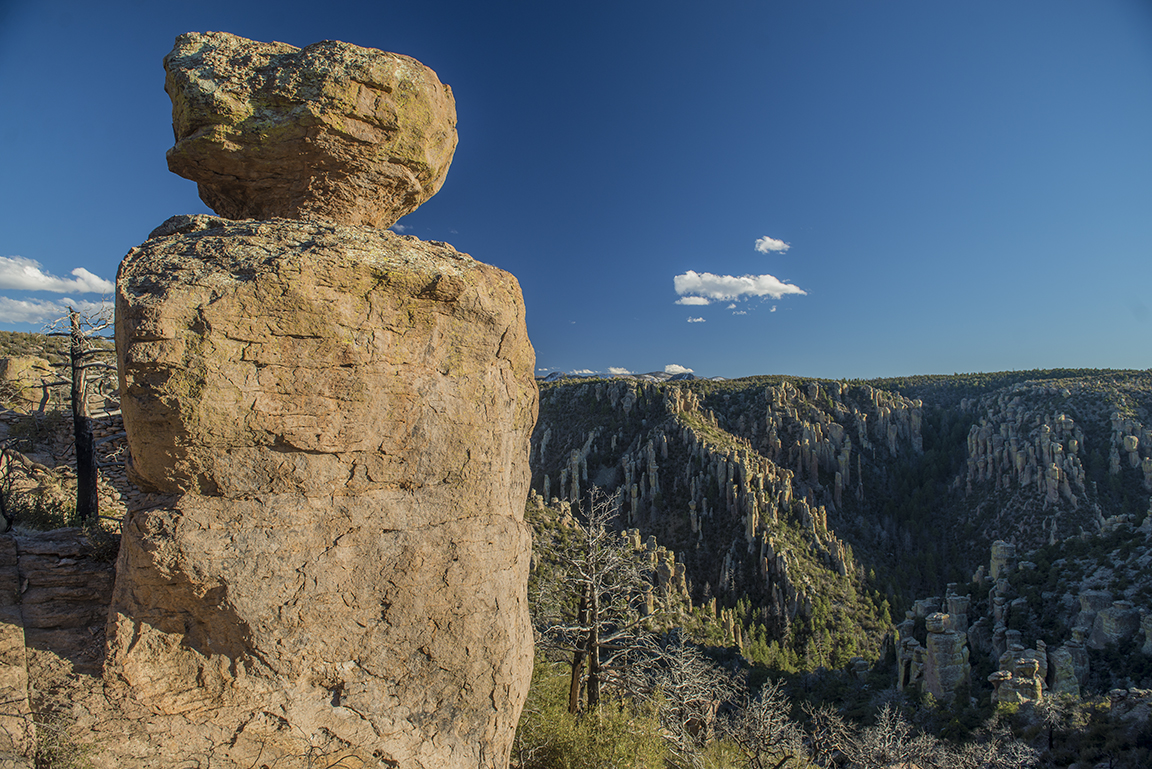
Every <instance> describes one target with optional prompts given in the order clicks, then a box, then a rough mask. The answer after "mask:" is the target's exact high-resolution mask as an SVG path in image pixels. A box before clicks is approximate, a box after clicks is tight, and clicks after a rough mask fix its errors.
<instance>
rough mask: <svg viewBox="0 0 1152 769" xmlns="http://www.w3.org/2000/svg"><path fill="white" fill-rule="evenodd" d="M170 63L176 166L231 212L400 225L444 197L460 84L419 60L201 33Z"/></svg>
mask: <svg viewBox="0 0 1152 769" xmlns="http://www.w3.org/2000/svg"><path fill="white" fill-rule="evenodd" d="M164 69H165V70H166V71H167V73H168V74H167V80H166V82H165V89H166V90H167V91H168V95H169V96H171V98H172V128H173V131H174V132H175V134H176V146H174V147H173V148H172V149H171V150H169V151H168V168H169V169H171V170H172V172H173V173H177V174H179V175H181V176H183V177H185V178H187V179H191V180H192V181H194V182H196V183H197V184H198V185H199V188H200V197H201V199H203V201H204V202H205V203H206V204H208V206H209V207H210V208H211V209H212V210H213V211H215V212H216V213H218V214H220V215H221V216H226V217H228V218H230V219H248V218H253V219H267V218H271V217H277V216H280V217H287V218H292V219H309V220H317V219H324V220H328V221H334V222H338V223H341V224H366V225H372V226H376V227H388V226H391V225H392V223H393V222H395V221H396V220H397V219H399V218H400V217H401V216H403V215H405V214H407V213H410V212H412V211H413V210H415V209H416V207H417V206H419V205H420V204H421V203H423V202H424V201H426V200H427V199H428V198H430V197H432V196H433V195H434V194H436V192H437V191H438V190H439V189H440V186H441V185H442V184H443V183H444V177H445V175H446V174H447V173H448V166H449V165H450V164H451V162H452V154H453V152H454V151H455V149H456V104H455V101H454V100H453V98H452V90H451V89H450V88H449V87H448V86H446V85H444V84H443V83H441V82H440V80H439V78H437V77H436V73H435V72H433V71H432V70H430V69H428V68H427V67H425V66H424V65H423V64H421V63H420V62H418V61H416V60H415V59H411V58H409V57H407V56H400V55H398V54H394V53H387V52H385V51H378V50H375V49H372V48H360V47H358V46H354V45H349V44H348V43H341V42H338V41H335V40H325V41H323V42H320V43H315V44H314V45H310V46H308V47H307V48H303V49H300V48H295V47H293V46H290V45H287V44H285V43H259V42H256V41H254V40H246V39H244V38H242V37H237V36H235V35H229V34H227V33H225V32H208V33H204V34H201V33H196V32H190V33H188V34H185V35H181V36H180V37H178V38H177V39H176V46H175V48H173V50H172V52H171V53H169V54H168V56H167V57H165V59H164Z"/></svg>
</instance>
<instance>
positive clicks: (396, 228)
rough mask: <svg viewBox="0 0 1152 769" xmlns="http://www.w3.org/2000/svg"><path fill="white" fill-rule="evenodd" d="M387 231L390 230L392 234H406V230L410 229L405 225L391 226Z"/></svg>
mask: <svg viewBox="0 0 1152 769" xmlns="http://www.w3.org/2000/svg"><path fill="white" fill-rule="evenodd" d="M388 229H390V230H392V231H393V232H399V233H405V232H408V230H410V229H412V228H411V227H409V226H408V225H406V224H393V225H392V226H391V227H389V228H388Z"/></svg>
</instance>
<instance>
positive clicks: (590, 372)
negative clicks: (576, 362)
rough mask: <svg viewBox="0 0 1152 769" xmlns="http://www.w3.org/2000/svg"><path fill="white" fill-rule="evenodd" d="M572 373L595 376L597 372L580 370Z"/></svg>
mask: <svg viewBox="0 0 1152 769" xmlns="http://www.w3.org/2000/svg"><path fill="white" fill-rule="evenodd" d="M572 373H573V374H595V373H596V372H595V371H592V370H591V369H586V368H578V369H576V370H575V371H573V372H572Z"/></svg>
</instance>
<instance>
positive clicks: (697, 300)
mask: <svg viewBox="0 0 1152 769" xmlns="http://www.w3.org/2000/svg"><path fill="white" fill-rule="evenodd" d="M676 304H712V300H711V299H705V298H704V297H702V296H685V297H682V298H680V299H677V300H676Z"/></svg>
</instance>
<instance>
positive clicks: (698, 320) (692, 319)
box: [688, 318, 704, 323]
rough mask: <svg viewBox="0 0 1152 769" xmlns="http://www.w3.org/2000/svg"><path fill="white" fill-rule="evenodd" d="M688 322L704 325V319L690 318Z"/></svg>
mask: <svg viewBox="0 0 1152 769" xmlns="http://www.w3.org/2000/svg"><path fill="white" fill-rule="evenodd" d="M688 322H689V323H703V322H704V319H703V318H689V319H688Z"/></svg>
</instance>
